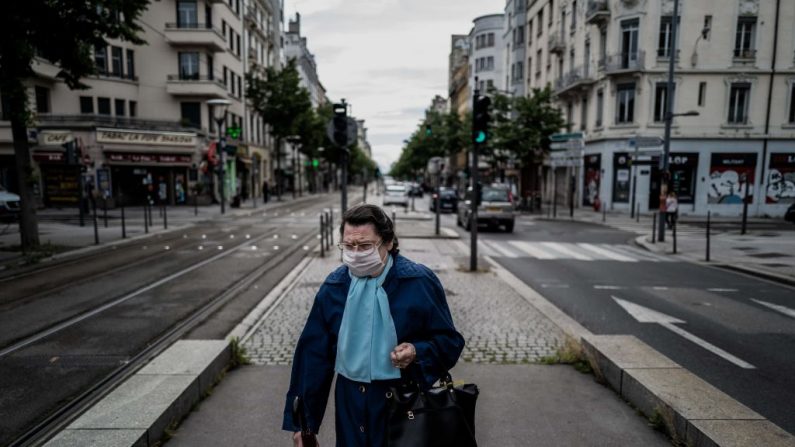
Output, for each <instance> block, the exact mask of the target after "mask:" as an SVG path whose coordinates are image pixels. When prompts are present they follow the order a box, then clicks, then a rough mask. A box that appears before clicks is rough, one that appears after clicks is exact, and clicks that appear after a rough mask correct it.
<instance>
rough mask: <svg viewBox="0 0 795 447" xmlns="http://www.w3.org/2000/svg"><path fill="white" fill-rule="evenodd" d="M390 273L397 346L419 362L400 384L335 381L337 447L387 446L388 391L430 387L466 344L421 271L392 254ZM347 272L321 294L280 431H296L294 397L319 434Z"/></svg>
mask: <svg viewBox="0 0 795 447" xmlns="http://www.w3.org/2000/svg"><path fill="white" fill-rule="evenodd" d="M394 261H395V263H394V266H393V267H392V269H391V270H390V271H389V273H388V274H387V277H386V280H385V281H384V290H385V291H386V293H387V296H388V297H389V308H390V310H391V312H392V319H393V320H394V322H395V330H396V331H397V338H398V343H404V342H408V343H412V344H414V347H415V348H416V350H417V359H416V361H415V363H414V364H413V365H411V366H410V367H409V368H407V369H404V370H401V376H402V377H401V379H397V380H388V381H374V382H372V383H360V382H355V381H352V380H349V379H347V378H345V377H343V376H339V375H338V376H337V384H336V389H335V394H334V398H335V403H336V407H335V409H336V418H335V421H336V429H337V446H344V447H365V446H367V447H380V446H383V445H385V444H386V439H385V437H386V424H387V413H386V411H387V408H386V403H387V398H386V393H387V392H388V391H389V388H390V387H392V386H398V385H400V384H401V383H405V382H407V381H409V380H413V381H415V382H418V383H419V384H420V386H422V387H423V388H429V387H431V386H432V385H433V383H434V382H435V381H436V380H437V379H439V378H440V377H441V376H442V375H443V374H444V373H445V372H447V371H448V370H449V369H451V368H452V367H453V366H454V365H455V363H456V361H457V360H458V357H459V356H460V355H461V351H462V350H463V349H464V338H463V337H462V336H461V334H459V333H458V331H456V329H455V326H454V325H453V319H452V317H451V315H450V309H449V308H448V306H447V299H446V298H445V294H444V288H443V287H442V283H441V282H439V278H437V277H436V275H435V274H434V273H433V272H432V271H431V270H430V269H429V268H428V267H425V266H424V265H421V264H416V263H414V262H412V261H410V260H408V259H406V258H404V257H403V256H400V255H394ZM350 282H351V279H350V276H349V275H348V268H347V267H346V266H341V267H340V268H338V269H336V270H335V271H334V272H332V273H331V274H330V275H329V276H328V277H327V278H326V280H325V282H324V283H323V285H322V286H321V287H320V290H319V291H318V293H317V295H316V296H315V302H314V305H313V306H312V310H311V311H310V312H309V317H308V319H307V322H306V326H304V331H303V332H302V333H301V337H300V338H299V339H298V345H297V346H296V348H295V356H294V358H293V371H292V376H291V378H290V389H289V390H288V391H287V403H286V405H285V410H284V422H283V424H282V429H284V430H289V431H299V430H300V427H299V426H298V421H294V420H293V416H292V403H293V400H294V399H295V397H296V396H301V398H302V399H303V401H304V408H305V410H304V412H305V414H306V419H307V423H308V425H309V428H310V429H311V430H312V432H314V433H318V432H319V429H320V424H321V422H322V421H323V413H324V412H325V409H326V403H327V401H328V395H329V390H330V388H331V382H332V379H333V377H334V361H335V358H336V353H337V334H338V333H339V329H340V324H341V323H342V314H343V311H344V310H345V301H346V300H347V297H348V286H349V285H350Z"/></svg>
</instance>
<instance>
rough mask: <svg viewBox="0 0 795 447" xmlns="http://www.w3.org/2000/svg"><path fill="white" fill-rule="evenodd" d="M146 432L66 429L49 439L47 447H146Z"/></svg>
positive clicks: (139, 430)
mask: <svg viewBox="0 0 795 447" xmlns="http://www.w3.org/2000/svg"><path fill="white" fill-rule="evenodd" d="M147 445H148V444H147V435H146V430H144V429H138V430H124V429H121V430H93V429H68V430H64V431H62V432H61V433H59V434H58V436H56V437H55V438H53V439H51V440H50V441H49V442H48V443H47V446H48V447H86V446H102V447H147Z"/></svg>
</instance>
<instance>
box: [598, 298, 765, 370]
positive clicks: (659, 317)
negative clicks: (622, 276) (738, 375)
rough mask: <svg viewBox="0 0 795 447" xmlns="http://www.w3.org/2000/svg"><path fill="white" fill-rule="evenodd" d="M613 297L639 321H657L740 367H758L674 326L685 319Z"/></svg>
mask: <svg viewBox="0 0 795 447" xmlns="http://www.w3.org/2000/svg"><path fill="white" fill-rule="evenodd" d="M612 298H613V300H614V301H615V302H616V303H618V305H619V306H621V307H622V308H623V309H624V310H625V311H627V313H628V314H630V315H631V316H632V318H634V319H635V320H637V321H638V322H639V323H657V324H659V325H660V326H662V327H664V328H666V329H668V330H669V331H671V332H673V333H675V334H677V335H680V336H682V337H684V338H686V339H687V340H690V341H691V342H693V343H695V344H697V345H698V346H701V347H702V348H704V349H706V350H707V351H710V352H711V353H713V354H715V355H717V356H719V357H722V358H723V359H724V360H727V361H729V362H731V363H734V364H735V365H737V366H739V367H740V368H744V369H756V367H755V366H754V365H752V364H750V363H748V362H746V361H744V360H742V359H740V358H738V357H735V356H734V355H732V354H729V353H728V352H726V351H724V350H723V349H721V348H719V347H717V346H715V345H713V344H712V343H710V342H708V341H706V340H704V339H701V338H699V337H697V336H695V335H693V334H691V333H690V332H687V331H686V330H684V329H682V328H680V327H678V326H674V324H683V323H684V321H682V320H680V319H678V318H676V317H672V316H670V315H667V314H664V313H662V312H658V311H656V310H654V309H649V308H648V307H644V306H641V305H640V304H635V303H633V302H630V301H627V300H622V299H621V298H618V297H616V296H612Z"/></svg>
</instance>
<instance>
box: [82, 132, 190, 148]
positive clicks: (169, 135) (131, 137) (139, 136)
mask: <svg viewBox="0 0 795 447" xmlns="http://www.w3.org/2000/svg"><path fill="white" fill-rule="evenodd" d="M97 143H111V144H137V145H142V144H143V145H152V146H195V145H196V134H194V133H184V132H147V131H140V130H119V129H101V128H99V129H97Z"/></svg>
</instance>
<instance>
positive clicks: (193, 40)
mask: <svg viewBox="0 0 795 447" xmlns="http://www.w3.org/2000/svg"><path fill="white" fill-rule="evenodd" d="M166 38H167V39H168V41H169V43H170V44H171V45H172V46H175V47H194V48H195V47H203V48H207V49H208V50H210V51H215V52H218V51H224V49H226V37H224V35H223V34H221V32H220V31H219V30H217V29H215V28H213V27H212V25H210V24H204V23H166Z"/></svg>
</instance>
